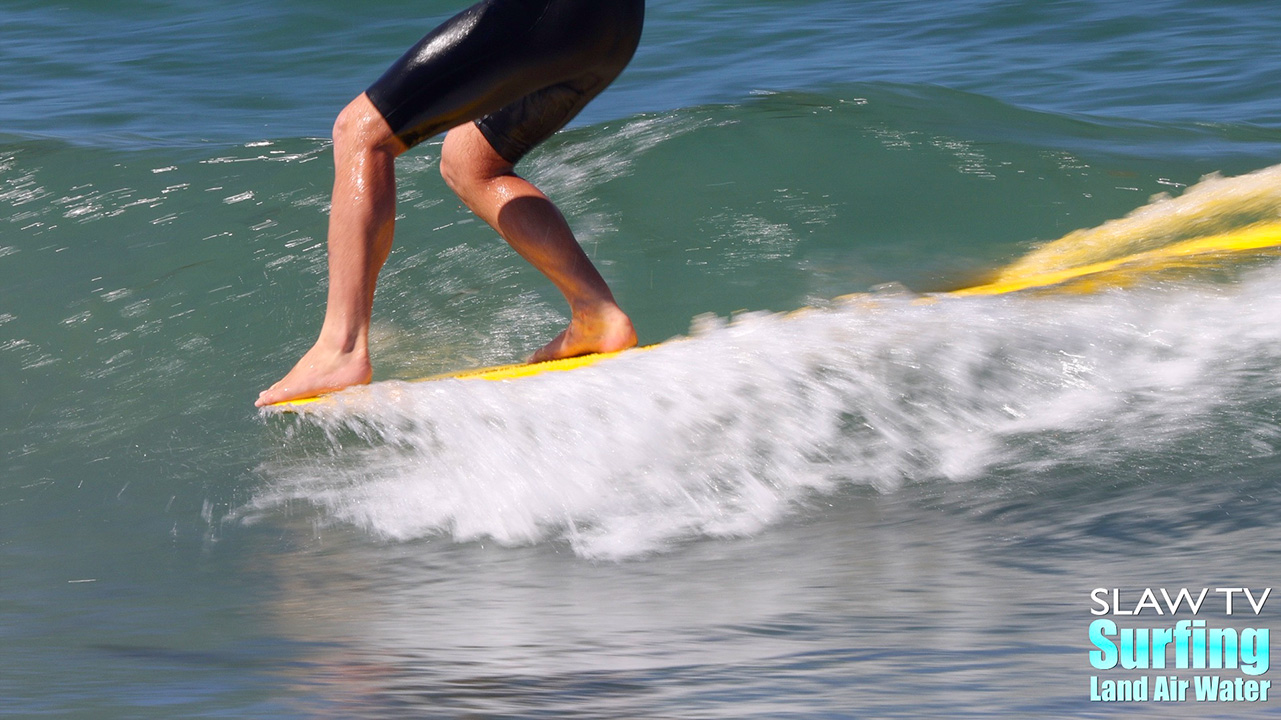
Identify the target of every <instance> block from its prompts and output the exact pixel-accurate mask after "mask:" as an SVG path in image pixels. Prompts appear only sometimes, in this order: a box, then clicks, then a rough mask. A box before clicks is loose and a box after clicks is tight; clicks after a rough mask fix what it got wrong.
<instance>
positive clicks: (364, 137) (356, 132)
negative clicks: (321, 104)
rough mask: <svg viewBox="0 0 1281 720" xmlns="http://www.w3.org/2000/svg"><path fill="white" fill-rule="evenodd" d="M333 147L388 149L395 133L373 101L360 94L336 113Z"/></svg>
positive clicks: (392, 142)
mask: <svg viewBox="0 0 1281 720" xmlns="http://www.w3.org/2000/svg"><path fill="white" fill-rule="evenodd" d="M333 139H334V147H335V148H342V149H346V150H377V149H382V148H388V149H390V148H391V147H392V145H393V144H394V141H395V135H394V134H393V133H392V132H391V128H390V127H388V125H387V121H385V120H383V118H382V115H380V114H379V113H378V110H377V109H376V108H374V106H373V103H371V102H369V100H368V99H367V98H366V97H365V96H364V95H361V96H360V97H358V98H356V99H355V100H353V101H351V102H350V103H349V104H348V105H347V107H345V108H343V109H342V112H340V113H338V119H337V120H335V121H334V129H333Z"/></svg>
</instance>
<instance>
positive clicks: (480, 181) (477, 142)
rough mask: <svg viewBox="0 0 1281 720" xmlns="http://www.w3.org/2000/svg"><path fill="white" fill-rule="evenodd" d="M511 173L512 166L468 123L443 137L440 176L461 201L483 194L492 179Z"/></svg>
mask: <svg viewBox="0 0 1281 720" xmlns="http://www.w3.org/2000/svg"><path fill="white" fill-rule="evenodd" d="M511 172H512V165H511V163H509V162H507V161H506V160H504V159H503V158H502V157H500V156H499V155H498V153H496V152H494V150H493V148H491V147H490V146H489V141H488V140H486V139H485V138H484V136H483V135H481V133H480V131H479V130H477V129H476V127H475V126H474V125H472V124H471V123H467V124H464V125H462V126H460V127H456V128H454V129H453V130H450V131H449V132H448V133H446V134H445V142H444V144H443V145H442V146H441V149H440V175H441V177H443V178H445V184H446V185H448V186H449V188H450V189H451V190H453V191H454V192H455V193H457V194H458V196H459V197H461V198H463V199H464V200H466V199H467V198H469V197H474V196H476V195H477V194H478V193H480V192H482V191H483V190H484V189H485V187H486V186H488V185H489V183H490V182H491V181H492V180H494V179H495V178H498V177H502V176H504V175H507V174H509V173H511Z"/></svg>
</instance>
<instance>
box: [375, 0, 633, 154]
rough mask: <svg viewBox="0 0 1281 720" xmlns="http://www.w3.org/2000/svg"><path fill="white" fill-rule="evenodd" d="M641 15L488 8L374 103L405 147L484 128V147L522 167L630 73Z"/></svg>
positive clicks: (615, 5) (495, 0) (547, 6)
mask: <svg viewBox="0 0 1281 720" xmlns="http://www.w3.org/2000/svg"><path fill="white" fill-rule="evenodd" d="M643 13H644V1H643V0H483V1H482V2H480V3H477V4H476V5H473V6H472V7H470V8H468V9H467V10H464V11H463V12H461V13H459V14H458V15H456V16H454V17H453V18H451V19H450V20H449V21H447V22H446V23H445V24H443V25H441V26H440V27H439V28H437V29H436V30H434V31H432V32H431V33H430V34H428V35H427V36H426V37H424V38H423V39H422V40H421V41H419V43H418V44H417V45H415V46H414V47H413V48H411V49H410V51H409V52H407V53H405V55H404V56H402V57H401V58H400V59H399V60H398V61H397V62H396V63H395V64H394V65H393V66H392V67H391V68H390V69H389V70H388V71H387V72H386V73H385V74H384V75H383V76H382V77H381V78H379V80H378V81H377V82H375V83H374V84H373V85H372V86H371V87H370V88H369V90H367V91H366V93H367V95H368V96H369V98H370V100H371V101H373V103H374V106H375V107H377V108H378V111H379V112H380V113H381V114H382V115H383V117H384V118H385V119H386V120H387V123H388V125H390V126H391V128H392V130H393V131H394V132H395V133H396V136H397V137H398V138H400V140H401V141H402V142H404V143H405V144H406V145H407V146H412V145H415V144H417V143H419V142H422V141H423V140H425V139H427V138H429V137H432V136H433V135H436V134H438V133H440V132H442V131H444V130H447V129H449V128H451V127H454V126H457V125H459V124H462V123H464V122H467V121H469V120H481V119H482V118H483V120H481V121H480V122H479V123H478V124H479V125H480V127H481V130H482V132H484V133H485V136H486V138H487V139H488V140H489V141H490V143H491V144H493V145H494V147H495V149H496V150H498V151H499V153H500V154H502V155H503V156H504V157H506V158H507V159H508V160H510V161H512V162H515V161H516V160H517V159H519V156H520V155H523V154H524V153H525V152H527V151H528V150H529V148H532V147H533V145H535V144H537V143H538V142H541V141H542V140H543V139H545V138H546V137H547V136H549V135H551V133H553V132H555V131H556V130H557V129H559V128H560V127H561V126H563V125H564V124H565V123H567V122H568V121H569V120H570V118H572V117H573V116H574V115H575V114H577V112H578V111H579V110H581V109H582V107H583V105H585V104H586V103H587V101H589V100H590V99H591V98H592V97H595V95H596V94H598V93H599V92H600V91H601V90H603V89H604V87H605V86H606V85H608V84H609V83H610V82H611V81H612V80H613V78H614V77H615V76H617V74H618V73H619V72H621V71H622V68H623V66H625V65H626V64H627V61H628V60H629V59H630V58H631V55H632V53H633V52H634V51H635V48H636V43H637V41H638V40H639V35H640V24H641V22H642V19H643Z"/></svg>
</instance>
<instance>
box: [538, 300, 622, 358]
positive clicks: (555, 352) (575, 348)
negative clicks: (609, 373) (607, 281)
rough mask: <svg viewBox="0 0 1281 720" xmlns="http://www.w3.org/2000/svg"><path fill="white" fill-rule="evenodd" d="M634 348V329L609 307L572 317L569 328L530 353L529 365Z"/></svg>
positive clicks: (616, 309) (613, 306) (614, 309)
mask: <svg viewBox="0 0 1281 720" xmlns="http://www.w3.org/2000/svg"><path fill="white" fill-rule="evenodd" d="M635 346H636V329H635V328H633V327H632V321H631V319H630V318H628V317H627V315H626V314H625V313H623V311H622V310H621V309H619V307H618V306H617V305H609V306H606V307H604V308H601V309H599V310H596V311H595V312H593V313H591V314H587V313H584V314H582V315H580V314H575V315H574V317H573V319H572V320H570V323H569V327H567V328H565V329H564V330H563V331H562V332H561V333H560V334H559V335H557V336H556V337H555V339H553V340H552V341H551V342H549V343H547V344H546V345H545V346H543V348H542V349H541V350H539V351H538V352H536V353H534V354H533V356H532V357H530V358H529V362H531V363H536V362H545V361H547V360H559V359H561V358H570V357H578V356H579V355H590V354H591V353H607V352H617V351H619V350H626V349H627V348H630V347H635Z"/></svg>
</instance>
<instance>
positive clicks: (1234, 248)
mask: <svg viewBox="0 0 1281 720" xmlns="http://www.w3.org/2000/svg"><path fill="white" fill-rule="evenodd" d="M1279 251H1281V221H1279V222H1262V223H1257V224H1255V225H1250V226H1247V227H1245V228H1241V229H1239V230H1234V231H1232V232H1227V233H1221V234H1217V235H1208V236H1204V237H1198V238H1193V239H1190V240H1183V241H1180V242H1175V243H1171V244H1169V245H1166V246H1163V247H1159V248H1156V249H1153V250H1146V251H1142V252H1136V253H1132V254H1129V255H1125V256H1122V257H1118V258H1113V259H1110V260H1106V261H1102V262H1095V263H1090V264H1086V265H1081V266H1078V267H1072V268H1065V269H1061V270H1052V271H1048V272H1035V273H1026V274H1018V273H1015V274H1013V275H1011V274H1010V273H999V274H998V275H997V278H996V279H995V280H993V281H991V282H986V283H981V284H978V285H973V286H970V287H965V288H961V289H959V290H951V291H948V292H943V293H934V294H930V295H926V296H924V299H925V300H927V301H928V300H934V299H942V298H949V297H952V298H956V297H975V296H991V295H1007V294H1011V293H1018V292H1023V291H1029V290H1054V291H1055V292H1076V293H1088V292H1094V291H1097V290H1099V289H1101V288H1106V287H1120V286H1124V285H1126V284H1129V283H1130V282H1132V281H1134V280H1135V279H1136V278H1139V277H1146V276H1151V275H1153V274H1154V273H1158V272H1161V271H1165V270H1171V269H1180V268H1195V267H1200V266H1204V265H1205V264H1207V263H1209V262H1213V261H1214V260H1216V259H1219V258H1223V257H1227V256H1232V255H1242V254H1250V253H1272V252H1279ZM857 297H860V296H857V295H847V296H844V298H857ZM844 298H843V299H844ZM803 311H804V308H802V310H798V311H796V312H798V313H799V312H803ZM656 347H659V346H658V345H644V346H640V347H635V348H631V349H630V350H621V351H618V352H610V353H595V354H591V355H582V356H579V357H573V358H564V359H561V360H548V361H545V362H538V363H513V364H509V365H495V366H492V367H482V368H475V369H472V370H463V371H460V372H448V373H441V374H439V375H431V376H428V377H425V378H419V379H418V380H413V381H411V382H429V381H435V380H489V381H503V380H516V379H520V378H526V377H532V376H534V375H542V374H544V373H549V372H567V371H570V370H577V369H579V368H584V367H589V366H591V365H596V364H597V363H600V362H603V361H606V360H610V359H612V358H615V357H618V356H620V355H624V354H628V353H637V352H643V351H646V350H651V349H653V348H656ZM330 397H332V394H327V395H320V396H318V397H310V398H299V399H297V400H285V401H282V402H278V403H273V404H272V405H269V406H268V407H270V408H274V409H276V410H282V411H285V412H292V411H294V410H296V409H297V408H299V407H302V406H305V405H308V404H311V403H315V402H318V401H321V400H325V399H326V398H330Z"/></svg>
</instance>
